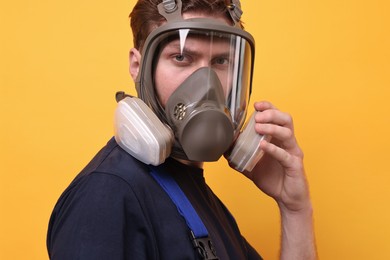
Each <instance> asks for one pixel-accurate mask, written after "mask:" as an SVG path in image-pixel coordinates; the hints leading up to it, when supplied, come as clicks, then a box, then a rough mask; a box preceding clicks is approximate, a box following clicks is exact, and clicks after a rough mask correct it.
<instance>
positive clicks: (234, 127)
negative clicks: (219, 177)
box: [115, 0, 265, 171]
mask: <svg viewBox="0 0 390 260" xmlns="http://www.w3.org/2000/svg"><path fill="white" fill-rule="evenodd" d="M158 10H159V12H160V14H161V15H162V16H163V17H164V18H165V19H166V20H167V22H166V23H164V24H163V25H161V26H160V27H158V28H157V29H155V30H154V31H152V32H151V33H150V35H149V36H148V38H147V39H146V41H145V44H144V47H143V49H142V56H141V57H142V58H141V61H140V68H139V73H138V77H137V80H136V89H137V93H138V97H139V98H137V97H130V96H127V95H125V94H124V93H117V101H118V107H117V109H116V111H115V139H116V141H117V143H118V144H119V146H121V147H122V148H123V149H124V150H126V151H127V152H128V153H130V154H131V155H132V156H134V157H135V158H137V159H138V160H140V161H142V162H144V163H146V164H152V165H159V164H161V163H163V162H164V161H165V159H166V158H167V157H169V156H172V157H174V158H178V159H184V160H189V161H197V162H204V161H216V160H218V159H219V158H220V157H221V156H222V155H223V154H224V155H225V157H226V158H227V160H228V161H229V164H230V165H231V166H233V167H234V168H235V169H237V170H238V171H251V170H252V169H253V167H254V166H255V165H256V164H257V162H258V161H259V159H260V158H261V156H262V151H261V150H260V148H259V145H260V141H261V139H263V138H265V137H264V136H261V135H259V134H257V133H256V132H255V130H254V118H253V117H254V115H253V116H252V117H251V118H250V119H249V120H248V122H247V124H246V125H245V126H244V127H243V125H244V121H245V117H246V112H247V107H248V101H249V96H250V92H251V83H252V71H253V64H254V39H253V37H252V36H251V35H250V34H249V33H247V32H245V31H244V30H242V29H241V28H240V27H239V26H238V25H228V24H227V23H224V22H221V21H218V20H216V19H207V18H191V19H183V18H182V14H181V0H177V1H176V2H175V1H172V0H170V1H163V2H162V3H160V4H159V5H158ZM238 10H239V9H238ZM240 14H241V13H239V12H238V13H237V9H236V10H235V12H231V16H232V20H233V22H234V23H236V22H237V21H239V19H240ZM166 89H173V91H172V92H171V93H169V95H168V96H167V97H166V98H165V97H164V96H163V95H162V94H161V93H160V92H159V91H166Z"/></svg>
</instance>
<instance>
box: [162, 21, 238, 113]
mask: <svg viewBox="0 0 390 260" xmlns="http://www.w3.org/2000/svg"><path fill="white" fill-rule="evenodd" d="M186 16H187V17H186ZM188 16H189V15H188V14H187V15H185V18H189V17H188ZM190 17H194V16H190ZM196 17H199V16H196ZM221 19H222V20H223V21H225V22H226V23H228V21H226V20H225V19H223V18H221ZM211 39H212V40H211ZM231 49H232V48H231V42H230V40H229V39H227V38H220V39H218V38H217V37H213V38H210V37H206V36H201V35H193V34H191V33H190V34H189V35H188V36H187V37H185V42H181V41H180V39H179V38H177V39H173V40H171V41H169V42H168V43H166V44H165V45H163V47H162V49H161V50H160V52H159V54H158V55H159V56H158V62H157V64H156V68H155V74H154V79H155V81H154V83H155V88H156V91H157V93H158V97H159V100H160V102H161V105H162V106H165V104H166V102H167V100H168V98H169V97H170V96H171V94H172V93H173V92H174V91H175V90H176V88H177V87H178V86H179V85H180V84H181V83H183V81H185V80H186V79H187V78H188V76H190V75H191V74H192V73H193V72H194V71H196V70H197V69H199V68H202V67H209V68H211V69H213V70H214V71H215V72H216V74H217V75H218V77H219V80H220V81H221V84H222V86H223V90H224V93H225V96H226V95H227V93H228V91H229V88H230V86H231V75H230V73H229V72H230V71H231V69H232V65H233V57H232V50H231ZM194 91H196V89H194Z"/></svg>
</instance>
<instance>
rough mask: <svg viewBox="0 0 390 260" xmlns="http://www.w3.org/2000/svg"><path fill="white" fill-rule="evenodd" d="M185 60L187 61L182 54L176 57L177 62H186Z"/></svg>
mask: <svg viewBox="0 0 390 260" xmlns="http://www.w3.org/2000/svg"><path fill="white" fill-rule="evenodd" d="M184 59H185V57H184V55H180V54H179V55H176V56H175V60H176V61H184Z"/></svg>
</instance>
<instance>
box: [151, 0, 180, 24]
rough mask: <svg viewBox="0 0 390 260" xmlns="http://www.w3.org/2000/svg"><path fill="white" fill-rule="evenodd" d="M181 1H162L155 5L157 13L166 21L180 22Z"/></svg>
mask: <svg viewBox="0 0 390 260" xmlns="http://www.w3.org/2000/svg"><path fill="white" fill-rule="evenodd" d="M181 6H182V3H181V0H163V1H162V2H161V3H160V4H158V5H157V8H158V12H159V13H160V14H161V15H162V16H164V18H165V19H166V20H167V21H173V20H182V19H183V18H182V16H181Z"/></svg>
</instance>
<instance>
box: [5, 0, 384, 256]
mask: <svg viewBox="0 0 390 260" xmlns="http://www.w3.org/2000/svg"><path fill="white" fill-rule="evenodd" d="M242 2H243V3H242V4H243V8H244V11H245V13H244V17H243V18H244V20H245V21H246V29H247V30H248V31H250V32H252V34H253V35H254V37H255V39H256V47H257V53H256V54H257V56H256V68H255V69H256V73H255V76H254V91H253V96H252V101H254V100H260V99H267V100H269V101H272V102H273V103H274V104H275V105H276V106H278V107H279V108H280V109H282V110H284V111H288V112H289V113H291V114H292V115H293V116H294V120H295V126H296V134H297V137H298V139H299V142H300V145H301V146H302V148H303V149H304V151H305V164H306V170H307V175H308V178H309V181H310V184H311V194H312V199H313V203H314V208H315V214H314V216H315V229H316V235H317V245H318V250H319V255H320V257H321V259H390V246H389V237H390V224H389V221H390V209H389V199H390V184H389V183H390V174H389V173H390V172H389V170H388V168H389V163H390V156H389V155H390V153H389V147H390V138H389V135H390V115H389V114H390V90H389V89H390V30H389V22H390V18H389V11H390V8H389V1H387V0H382V1H381V0H372V1H362V0H357V1H356V0H344V1H343V0H341V1H340V0H338V1H336V0H328V1H304V0H296V1H277V0H276V1H259V0H243V1H242ZM133 5H134V0H133V1H125V0H119V1H103V0H94V1H91V0H68V1H51V0H42V1H31V0H30V1H29V0H13V1H5V0H1V4H0V33H1V34H0V37H1V39H0V87H1V88H0V113H1V114H0V259H7V260H8V259H47V253H46V248H45V239H46V230H47V223H48V219H49V216H50V213H51V210H52V208H53V206H54V204H55V202H56V200H57V198H58V197H59V195H60V194H61V192H62V191H63V190H64V189H65V188H66V186H67V185H68V184H69V182H70V181H71V180H72V179H73V178H74V176H75V175H76V174H77V173H78V172H79V171H80V170H81V169H82V168H83V167H84V165H85V164H86V163H87V162H88V161H89V160H90V159H91V157H92V156H93V155H94V154H95V153H96V152H97V151H98V150H99V149H100V148H101V147H102V146H103V145H104V144H105V143H106V141H107V140H108V139H109V138H110V137H111V136H112V133H113V130H112V115H113V111H114V109H115V105H116V104H115V100H114V94H115V92H116V91H117V90H126V91H127V92H130V93H133V94H134V93H135V91H134V88H133V83H132V81H131V79H130V77H129V76H128V69H127V55H128V50H129V48H130V47H132V41H131V34H130V29H129V25H128V18H127V15H128V13H129V11H130V10H131V8H132V6H133ZM206 172H207V178H208V181H209V184H210V185H211V186H212V188H213V189H214V190H215V192H216V193H217V194H218V195H219V196H220V197H221V198H222V200H223V201H225V203H226V204H227V205H228V207H229V208H230V209H231V211H232V212H233V214H234V215H235V217H236V219H237V221H238V222H239V224H240V226H241V229H242V233H243V234H244V235H245V236H246V237H247V239H248V240H249V241H250V242H251V243H252V244H253V245H254V246H255V247H256V248H257V249H258V250H259V251H260V252H261V253H262V254H263V256H264V257H266V259H276V258H277V254H278V247H279V234H280V228H279V216H278V211H277V207H276V205H275V203H274V202H273V201H272V200H271V199H269V198H267V197H266V196H265V195H263V194H262V193H261V192H259V191H258V190H256V189H255V188H254V187H253V185H252V184H251V183H250V182H249V181H248V180H247V179H245V178H244V177H242V176H240V175H239V174H237V173H235V172H233V171H232V170H230V169H228V167H227V166H226V163H225V161H224V160H221V161H220V162H218V163H211V164H208V165H207V166H206Z"/></svg>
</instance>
